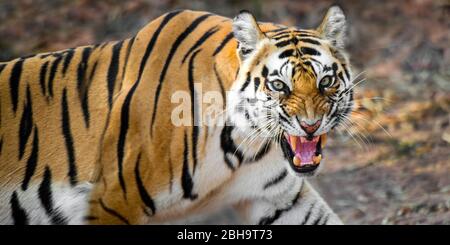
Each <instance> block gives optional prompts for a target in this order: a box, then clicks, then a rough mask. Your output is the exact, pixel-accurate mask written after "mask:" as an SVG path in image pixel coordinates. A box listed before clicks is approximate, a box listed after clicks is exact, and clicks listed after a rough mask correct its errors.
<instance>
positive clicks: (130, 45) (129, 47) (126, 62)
mask: <svg viewBox="0 0 450 245" xmlns="http://www.w3.org/2000/svg"><path fill="white" fill-rule="evenodd" d="M134 39H135V37H133V38H131V39H130V41H129V42H128V45H127V51H126V54H125V64H124V65H123V67H122V80H123V78H124V77H125V71H126V69H127V65H128V59H129V57H130V53H131V48H132V47H133V43H134ZM120 89H122V82H121V83H120V88H119V91H120Z"/></svg>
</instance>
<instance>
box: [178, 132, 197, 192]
mask: <svg viewBox="0 0 450 245" xmlns="http://www.w3.org/2000/svg"><path fill="white" fill-rule="evenodd" d="M188 155H189V150H188V142H187V136H186V132H185V133H184V152H183V172H182V175H181V187H182V188H183V198H189V199H191V200H194V199H196V198H197V197H198V195H197V194H192V189H193V187H194V183H193V182H192V177H191V174H190V173H189V160H188Z"/></svg>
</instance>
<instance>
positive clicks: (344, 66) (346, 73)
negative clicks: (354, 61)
mask: <svg viewBox="0 0 450 245" xmlns="http://www.w3.org/2000/svg"><path fill="white" fill-rule="evenodd" d="M342 68H344V72H345V76H346V77H347V79H348V80H350V73H349V72H348V69H347V66H346V65H345V64H342Z"/></svg>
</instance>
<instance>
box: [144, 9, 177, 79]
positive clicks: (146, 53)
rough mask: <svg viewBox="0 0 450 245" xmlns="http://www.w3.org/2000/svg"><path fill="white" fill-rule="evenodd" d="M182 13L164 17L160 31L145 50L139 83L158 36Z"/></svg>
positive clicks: (172, 13)
mask: <svg viewBox="0 0 450 245" xmlns="http://www.w3.org/2000/svg"><path fill="white" fill-rule="evenodd" d="M182 12H183V11H181V10H177V11H174V12H170V13H168V14H167V15H166V16H164V19H163V20H162V21H161V24H160V25H159V27H158V29H156V31H155V33H154V34H153V36H152V39H151V40H150V42H149V44H148V46H147V48H146V49H145V53H144V56H143V57H142V60H141V65H140V66H139V74H138V79H137V81H139V80H140V79H141V76H142V73H143V72H144V68H145V65H146V64H147V60H148V57H149V56H150V54H151V53H152V50H153V47H154V46H155V42H156V40H157V39H158V36H159V34H160V33H161V30H162V29H163V28H164V26H165V25H167V23H168V22H169V21H170V20H171V19H172V18H173V17H175V16H176V15H178V14H180V13H182Z"/></svg>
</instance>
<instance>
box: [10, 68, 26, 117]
mask: <svg viewBox="0 0 450 245" xmlns="http://www.w3.org/2000/svg"><path fill="white" fill-rule="evenodd" d="M23 62H24V61H23V60H19V61H17V62H16V63H15V64H14V66H13V68H12V71H11V76H10V78H9V87H10V92H11V101H12V105H13V111H14V113H16V111H17V103H18V99H19V83H20V77H21V76H22V68H23Z"/></svg>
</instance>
